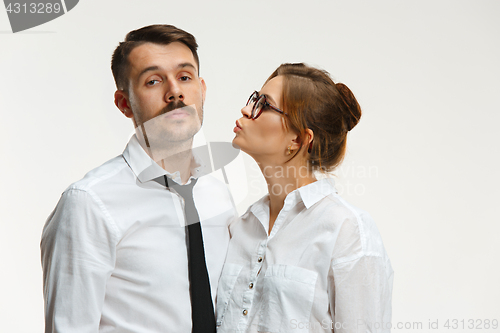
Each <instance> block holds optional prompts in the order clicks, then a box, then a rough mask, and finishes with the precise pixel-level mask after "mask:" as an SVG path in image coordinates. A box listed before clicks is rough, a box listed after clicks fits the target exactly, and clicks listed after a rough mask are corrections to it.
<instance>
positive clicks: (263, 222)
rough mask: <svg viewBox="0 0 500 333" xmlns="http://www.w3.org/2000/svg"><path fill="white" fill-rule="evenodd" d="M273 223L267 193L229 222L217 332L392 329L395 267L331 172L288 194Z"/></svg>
mask: <svg viewBox="0 0 500 333" xmlns="http://www.w3.org/2000/svg"><path fill="white" fill-rule="evenodd" d="M268 230H269V196H265V197H263V198H262V199H260V200H259V201H257V202H256V203H255V204H253V205H252V206H250V208H249V209H248V211H247V212H246V213H245V214H244V215H243V216H242V217H241V218H240V219H239V220H238V221H237V222H235V223H233V224H232V225H231V227H230V233H231V237H232V238H231V241H230V244H229V249H228V254H227V258H226V263H225V265H224V268H223V271H222V275H221V278H220V281H219V287H218V291H217V331H218V332H219V333H222V332H332V331H335V332H368V331H369V332H388V331H390V321H391V295H392V280H393V270H392V267H391V263H390V261H389V258H388V257H387V254H386V252H385V249H384V246H383V244H382V239H381V237H380V234H379V232H378V230H377V227H376V226H375V223H374V222H373V220H372V219H371V217H370V216H369V215H368V214H367V213H366V212H364V211H362V210H360V209H358V208H356V207H353V206H352V205H350V204H348V203H347V202H345V201H344V200H343V199H342V198H341V197H340V196H339V195H338V194H337V191H336V190H335V187H334V184H333V180H332V179H322V180H319V181H316V182H314V183H311V184H309V185H306V186H303V187H301V188H299V189H298V190H295V191H293V192H291V193H289V194H288V195H287V197H286V199H285V203H284V206H283V209H282V210H281V211H280V213H279V215H278V217H277V219H276V221H275V223H274V226H273V228H272V230H271V234H270V235H269V236H268V234H269V233H268Z"/></svg>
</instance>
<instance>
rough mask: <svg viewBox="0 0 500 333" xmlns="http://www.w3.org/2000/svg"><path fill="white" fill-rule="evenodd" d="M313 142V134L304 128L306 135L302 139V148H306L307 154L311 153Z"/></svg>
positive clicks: (310, 130)
mask: <svg viewBox="0 0 500 333" xmlns="http://www.w3.org/2000/svg"><path fill="white" fill-rule="evenodd" d="M313 140H314V132H313V131H312V129H310V128H306V135H305V139H304V146H306V147H307V152H308V153H311V150H312V144H313Z"/></svg>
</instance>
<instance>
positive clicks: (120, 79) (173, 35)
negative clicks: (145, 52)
mask: <svg viewBox="0 0 500 333" xmlns="http://www.w3.org/2000/svg"><path fill="white" fill-rule="evenodd" d="M174 42H180V43H183V44H184V45H186V46H187V47H189V49H190V50H191V52H192V53H193V57H194V59H195V61H196V65H197V66H198V73H199V71H200V60H199V58H198V52H197V51H196V49H197V48H198V44H197V43H196V39H195V38H194V36H193V35H191V34H190V33H189V32H186V31H184V30H181V29H178V28H176V27H174V26H173V25H167V24H155V25H149V26H147V27H144V28H140V29H137V30H133V31H131V32H129V33H128V34H127V36H125V40H124V41H123V42H121V43H120V44H119V45H118V47H117V48H116V49H115V51H114V52H113V57H112V58H111V71H112V72H113V76H114V78H115V83H116V88H117V89H119V90H125V91H127V90H128V75H129V65H130V64H129V62H128V56H129V54H130V52H132V50H133V49H134V48H136V47H137V46H140V45H142V44H145V43H154V44H160V45H168V44H170V43H174Z"/></svg>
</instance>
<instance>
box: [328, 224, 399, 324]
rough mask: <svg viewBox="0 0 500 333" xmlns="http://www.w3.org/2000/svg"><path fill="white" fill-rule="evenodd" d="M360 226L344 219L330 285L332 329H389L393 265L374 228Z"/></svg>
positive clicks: (331, 270)
mask: <svg viewBox="0 0 500 333" xmlns="http://www.w3.org/2000/svg"><path fill="white" fill-rule="evenodd" d="M373 226H374V224H373ZM360 229H361V230H360ZM362 229H363V228H362V227H361V226H360V225H359V224H358V223H356V219H353V221H351V220H349V221H346V222H344V224H343V226H342V229H341V231H340V234H339V237H338V240H337V246H336V250H335V254H336V255H334V259H333V260H332V263H331V269H330V272H331V275H332V276H333V278H332V279H331V286H330V287H329V288H330V309H331V311H332V317H333V319H334V320H333V321H334V324H335V332H349V333H351V332H390V330H391V325H392V324H391V315H392V307H391V300H392V283H393V271H392V267H391V264H390V261H389V259H388V257H387V255H386V253H385V250H384V248H383V245H382V242H381V238H380V235H379V234H378V231H376V227H375V231H376V233H370V232H368V233H367V232H366V231H369V230H362ZM339 254H340V256H339Z"/></svg>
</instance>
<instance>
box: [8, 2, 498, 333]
mask: <svg viewBox="0 0 500 333" xmlns="http://www.w3.org/2000/svg"><path fill="white" fill-rule="evenodd" d="M499 14H500V2H499V1H485V0H474V1H472V0H470V1H457V0H454V1H428V0H419V1H400V0H398V1H396V0H394V1H388V0H383V1H316V0H309V1H276V0H274V1H262V0H258V1H183V2H173V1H156V0H150V1H141V2H139V1H136V2H131V1H129V2H124V1H118V0H106V1H97V0H85V1H80V3H78V5H77V6H76V7H75V8H74V9H73V10H71V12H68V13H67V14H65V15H63V16H62V17H59V18H57V19H55V20H53V21H51V22H48V23H46V24H44V25H41V26H39V27H35V28H33V29H31V30H28V31H26V32H21V33H18V34H12V33H11V32H10V31H11V30H10V26H9V23H8V18H7V13H6V12H5V11H4V10H3V9H2V10H0V32H1V33H0V39H1V51H0V77H1V80H0V110H1V111H0V112H1V115H2V118H1V120H2V122H1V124H2V130H1V131H0V149H1V150H0V151H1V158H2V164H1V168H2V172H1V174H0V177H1V192H0V193H1V198H0V199H1V200H0V205H1V206H0V262H1V263H2V269H1V274H0V331H1V332H30V333H31V332H42V331H43V299H42V284H41V281H42V274H41V267H40V253H39V241H40V235H41V231H42V227H43V224H44V222H45V219H46V217H47V216H48V215H49V214H50V212H51V210H52V209H53V208H54V207H55V205H56V203H57V201H58V198H59V196H60V194H61V192H62V191H63V190H64V189H65V188H66V187H67V186H68V185H69V184H70V183H72V182H74V181H76V180H78V179H80V178H81V177H82V176H83V175H84V174H85V173H86V172H87V171H89V170H90V169H92V168H94V167H95V166H98V165H100V164H101V163H103V162H105V161H106V160H108V159H110V158H112V157H114V156H116V155H118V154H120V153H121V152H122V151H123V148H124V147H125V144H126V142H127V141H128V138H129V136H130V135H131V134H132V132H133V126H132V122H131V121H130V120H129V119H126V118H125V117H124V116H123V115H122V114H121V113H120V112H119V111H118V109H116V107H115V106H114V104H113V93H114V90H115V87H114V83H113V79H112V75H111V71H110V69H109V64H110V57H111V53H112V51H113V49H114V48H115V47H116V45H117V44H118V42H119V41H121V40H122V39H123V37H124V36H125V34H126V32H128V31H130V30H132V29H135V28H138V27H141V26H144V25H149V24H152V23H170V24H174V25H177V26H179V27H181V28H183V29H185V30H187V31H189V32H191V33H193V34H194V35H195V36H196V37H197V39H198V41H199V44H200V49H199V53H200V59H201V74H202V76H203V77H204V78H205V80H206V82H207V86H208V92H207V94H208V97H207V101H206V105H205V114H206V117H205V124H204V133H205V136H206V138H207V139H208V140H210V141H230V140H232V138H233V133H232V128H233V127H234V121H235V119H237V118H238V117H239V116H240V114H239V110H240V109H241V107H242V106H243V105H244V103H245V102H246V100H247V98H248V96H249V94H250V93H251V92H252V91H253V90H255V89H260V87H261V85H262V83H263V82H264V81H265V79H266V78H267V76H268V75H269V74H270V73H271V72H272V71H273V70H274V69H275V68H276V67H277V66H278V65H279V64H280V63H282V62H298V61H304V62H307V63H309V64H312V65H316V66H320V67H322V68H324V69H326V70H328V71H330V72H331V73H332V76H333V77H334V79H335V80H337V81H341V82H344V83H345V84H347V85H348V86H349V87H350V88H351V89H352V90H353V92H354V93H355V95H356V96H357V97H358V100H359V102H360V104H361V106H362V108H363V111H364V114H363V117H362V120H361V123H360V124H359V125H358V126H357V127H356V128H355V129H354V130H353V131H352V132H351V133H350V137H349V143H348V144H349V152H348V155H347V158H346V161H345V163H344V166H343V167H342V168H341V169H339V170H338V171H337V172H336V179H337V183H338V184H339V189H341V192H342V194H343V196H344V197H345V198H346V199H347V200H348V201H350V202H351V203H353V204H355V205H357V206H359V207H361V208H363V209H365V210H367V211H368V212H370V213H371V215H372V216H373V217H374V218H375V221H376V222H377V225H378V227H379V229H380V231H381V233H382V237H383V239H384V243H385V246H386V249H387V251H388V253H389V255H390V258H391V260H392V264H393V267H394V270H395V283H394V297H393V308H394V310H393V324H394V325H396V324H397V323H398V322H401V323H403V325H404V324H405V323H407V322H410V323H413V322H422V323H423V328H424V329H422V330H419V332H424V331H426V328H427V327H428V323H429V320H431V321H433V322H435V321H436V320H439V325H440V328H441V329H442V328H443V326H442V325H443V324H444V322H445V321H446V319H458V320H462V319H465V320H468V319H482V320H484V319H490V320H491V319H499V320H500V311H499V310H500V302H499V301H498V299H500V288H499V286H498V281H500V269H499V267H498V262H499V259H498V254H499V253H500V242H499V241H500V224H499V222H500V221H499V218H498V213H497V210H498V208H496V207H498V200H499V199H500V193H499V185H500V184H499V180H500V179H499V178H500V177H499V172H498V164H499V143H500V140H499V139H500V138H499V134H498V123H499V121H500V113H499V111H500V102H499V95H500V94H499V92H500V81H499V77H500V65H499V61H498V59H500V45H499V44H500V42H499V41H500V39H499V38H498V36H499V35H500V21H499V20H498V17H499ZM245 164H246V172H247V174H248V177H247V179H244V177H243V179H240V181H241V182H242V184H241V187H239V186H238V184H235V183H233V184H232V185H233V190H234V189H235V190H236V191H237V190H238V188H241V189H242V190H241V191H247V193H246V199H245V200H243V201H242V202H241V203H240V204H239V206H238V208H239V209H240V211H244V209H246V206H248V205H249V204H250V203H252V202H254V201H255V200H257V199H258V198H259V197H260V196H262V195H263V194H264V193H265V187H264V182H263V180H262V178H260V177H261V176H260V175H259V172H258V171H257V170H256V168H255V164H253V162H252V161H251V159H250V158H248V157H245ZM245 188H247V190H245ZM244 194H245V193H244ZM243 196H244V195H243ZM466 325H467V321H466ZM403 327H404V326H403ZM407 327H409V326H407ZM407 330H408V331H411V329H407ZM395 331H397V330H395ZM433 331H436V330H433ZM450 331H454V332H459V331H462V330H460V329H456V330H450ZM464 331H472V330H464Z"/></svg>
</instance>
